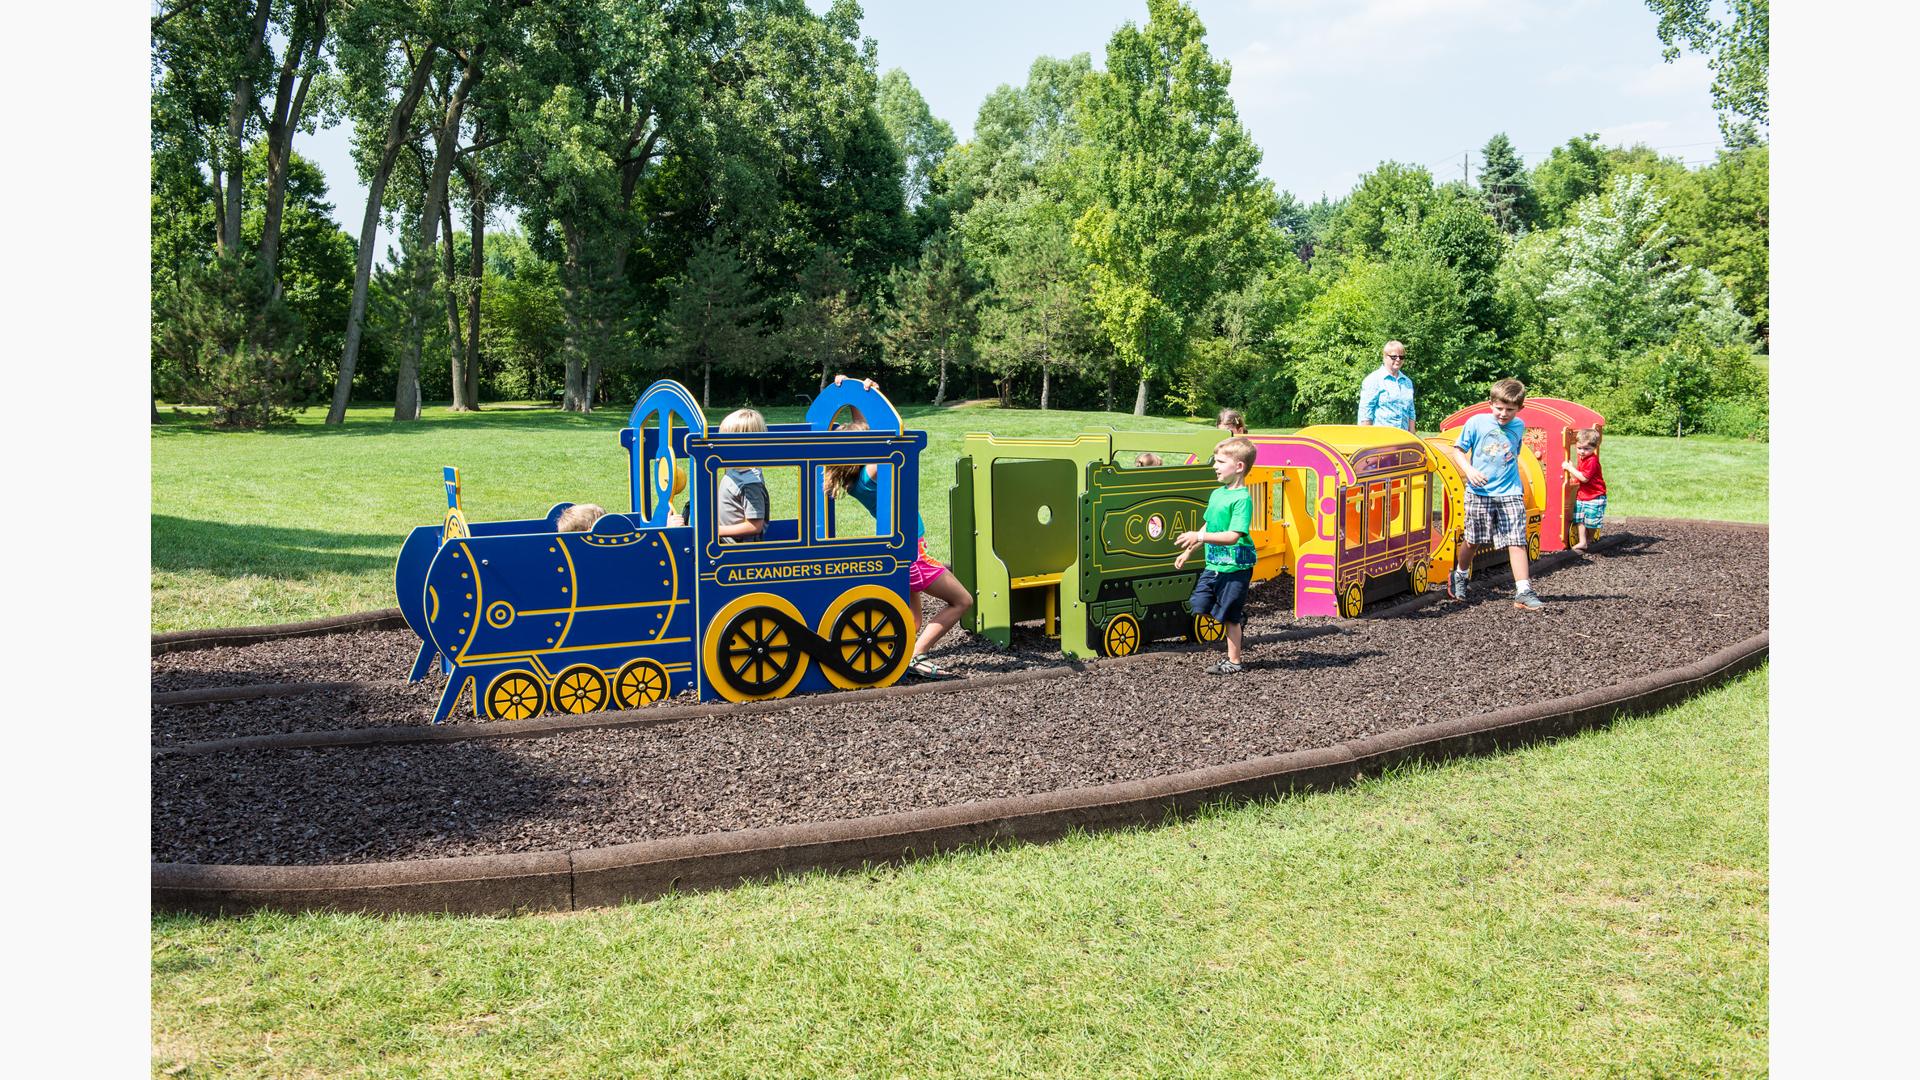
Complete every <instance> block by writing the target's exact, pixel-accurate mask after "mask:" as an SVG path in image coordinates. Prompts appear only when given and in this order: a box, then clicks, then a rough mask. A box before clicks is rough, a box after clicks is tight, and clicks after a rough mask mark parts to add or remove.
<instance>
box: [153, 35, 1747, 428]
mask: <svg viewBox="0 0 1920 1080" xmlns="http://www.w3.org/2000/svg"><path fill="white" fill-rule="evenodd" d="M1650 6H1653V7H1655V9H1656V11H1659V10H1660V7H1659V0H1655V2H1654V3H1650ZM1147 9H1148V18H1147V20H1146V22H1145V23H1143V24H1140V25H1135V24H1133V23H1127V24H1125V25H1123V26H1121V27H1120V28H1119V29H1118V30H1116V31H1115V32H1114V34H1113V35H1112V37H1111V39H1110V41H1109V43H1108V46H1107V50H1106V55H1105V65H1104V67H1103V68H1096V67H1095V66H1094V65H1093V62H1092V59H1091V57H1090V56H1089V55H1087V54H1081V55H1078V56H1074V57H1071V58H1068V59H1055V58H1050V57H1041V58H1039V59H1037V60H1036V61H1035V62H1034V64H1033V66H1032V68H1031V70H1030V72H1029V74H1028V78H1027V81H1026V83H1025V84H1024V85H1021V86H1011V85H1003V86H1001V87H999V88H998V89H996V90H995V91H994V92H993V93H991V94H989V95H988V96H987V98H986V100H985V101H983V102H982V104H981V106H980V109H979V113H978V116H977V118H976V121H975V124H974V133H973V137H972V139H971V140H970V141H968V142H966V143H959V142H957V140H956V139H955V138H954V134H953V131H952V129H951V127H950V126H949V125H948V124H946V123H945V122H943V121H941V120H939V119H938V118H936V117H934V116H933V115H932V113H931V111H930V110H929V109H928V107H927V104H926V102H925V100H924V99H923V98H922V97H921V95H920V94H919V92H918V91H917V90H916V89H915V88H914V87H913V85H912V83H911V81H910V80H909V79H908V77H907V76H906V74H905V73H904V72H901V71H899V70H894V71H890V72H887V73H886V74H885V75H884V76H882V75H879V74H878V73H877V71H876V64H875V59H874V45H873V43H872V42H871V41H870V40H868V39H864V38H862V37H861V36H860V33H859V20H860V17H861V12H860V9H859V7H858V6H857V4H855V3H853V2H852V0H838V2H836V3H835V4H834V5H833V6H832V7H831V8H829V10H828V11H827V12H826V13H825V14H822V15H816V14H814V13H812V12H811V11H810V10H809V9H808V8H807V7H806V5H805V3H804V2H802V0H640V2H633V0H512V2H506V3H502V2H494V3H478V2H474V0H352V2H349V0H235V2H233V3H229V4H227V5H224V6H202V5H192V4H185V3H182V4H181V5H180V6H179V7H177V8H173V9H168V10H163V11H162V12H161V13H160V14H158V15H156V16H154V18H153V22H152V46H153V78H152V181H151V184H152V276H153V292H152V305H153V349H152V383H153V392H154V394H155V396H156V400H173V401H191V402H201V403H206V404H210V405H212V406H214V408H215V411H216V415H217V419H218V420H219V421H220V422H222V423H227V424H240V425H257V424H265V423H271V422H274V421H276V420H278V419H281V418H284V417H285V416H286V415H287V413H288V411H289V410H290V409H291V408H294V407H300V406H305V405H309V404H320V403H325V404H326V405H327V406H328V408H329V413H328V420H329V422H338V421H339V420H340V419H341V418H342V417H343V415H344V411H345V409H346V407H347V405H348V404H349V403H350V402H355V401H358V402H369V401H392V402H393V405H394V413H393V415H394V417H395V419H396V420H410V419H414V418H417V417H418V415H419V410H420V405H421V402H422V400H423V398H424V399H430V400H445V401H448V402H450V403H451V406H452V408H454V409H456V410H464V409H472V408H478V407H480V405H481V403H482V402H483V401H487V400H502V399H527V398H531V399H547V400H555V401H557V402H558V403H559V404H560V406H561V407H562V408H565V409H569V410H576V411H587V410H591V409H593V408H595V407H596V406H597V405H601V404H605V403H609V402H613V403H619V404H621V405H622V406H624V404H625V403H626V402H628V401H630V400H632V398H633V396H634V395H635V394H636V393H637V391H638V390H639V389H640V388H641V387H643V386H644V385H645V384H646V383H647V382H650V381H652V380H653V379H655V378H658V377H662V376H672V377H676V378H680V379H681V380H682V381H685V382H687V383H688V384H689V385H691V386H694V387H696V388H698V389H699V391H700V393H701V395H702V400H703V401H706V402H708V403H710V404H720V405H731V404H735V403H736V402H735V401H734V400H733V399H734V398H751V399H752V400H753V401H754V402H756V403H761V404H790V403H793V402H795V401H798V400H800V399H802V398H804V397H805V396H806V395H807V394H809V393H810V392H812V391H813V390H814V389H816V388H817V387H818V386H819V385H821V383H822V382H824V380H826V379H827V378H829V377H830V376H831V375H832V374H833V373H834V372H835V371H838V370H849V371H862V372H877V373H881V375H882V377H883V378H885V379H886V380H887V381H888V386H889V389H890V390H891V391H893V392H894V394H895V396H896V397H900V398H907V399H911V398H918V397H925V398H928V399H931V400H932V401H933V402H935V403H936V404H942V403H944V402H945V401H947V400H948V399H950V398H953V397H961V396H965V397H980V396H995V397H998V398H1000V399H1001V400H1002V401H1004V402H1007V403H1010V404H1021V405H1037V406H1039V407H1040V408H1054V407H1099V408H1106V409H1113V408H1115V406H1116V404H1119V405H1122V406H1124V405H1126V404H1130V405H1131V408H1132V410H1133V411H1134V412H1135V413H1136V414H1140V413H1145V412H1147V411H1149V410H1153V411H1175V412H1183V413H1206V412H1210V411H1211V410H1213V409H1215V408H1217V407H1219V406H1222V405H1231V406H1234V407H1237V408H1241V409H1242V410H1244V411H1245V412H1246V413H1247V414H1248V415H1249V417H1250V418H1251V419H1252V420H1253V421H1254V422H1255V423H1258V424H1268V425H1289V424H1297V423H1306V422H1317V421H1327V420H1342V419H1349V418H1350V414H1351V411H1352V407H1353V398H1354V394H1355V393H1356V391H1357V388H1358V386H1359V382H1360V380H1361V378H1362V377H1363V376H1364V375H1365V373H1366V371H1368V370H1369V369H1371V367H1373V366H1374V365H1375V364H1377V362H1378V354H1379V348H1380V344H1381V343H1382V342H1384V341H1386V340H1387V339H1389V338H1398V339H1399V340H1401V341H1403V342H1405V343H1406V344H1407V346H1408V351H1409V353H1410V354H1411V356H1412V363H1411V365H1410V367H1409V371H1410V373H1412V374H1414V375H1415V377H1416V378H1415V382H1416V386H1417V388H1418V391H1419V396H1420V401H1419V406H1420V409H1421V413H1422V415H1426V416H1438V415H1443V414H1444V413H1445V412H1446V411H1450V410H1451V409H1452V408H1454V407H1456V406H1458V405H1460V404H1464V403H1466V402H1468V401H1472V400H1476V399H1477V398H1478V396H1480V395H1482V394H1484V388H1485V386H1486V384H1487V383H1488V382H1489V381H1491V380H1492V379H1494V378H1497V377H1502V376H1505V375H1517V376H1519V377H1520V378H1522V379H1525V380H1526V381H1527V382H1528V383H1529V384H1530V385H1534V386H1538V387H1541V388H1542V389H1543V390H1551V391H1552V392H1555V393H1557V394H1559V395H1561V396H1567V397H1574V398H1578V399H1580V400H1584V401H1587V402H1589V403H1591V404H1593V405H1595V407H1597V408H1600V409H1601V410H1602V411H1603V412H1606V413H1608V415H1609V416H1610V417H1611V418H1613V419H1614V422H1615V423H1616V424H1619V425H1621V427H1620V428H1619V430H1628V431H1632V430H1649V431H1666V432H1671V433H1676V434H1677V433H1685V432H1689V431H1699V430H1711V431H1719V432H1723V433H1726V434H1737V435H1761V436H1764V433H1765V429H1766V416H1767V412H1766V376H1765V367H1764V350H1765V341H1766V323H1767V213H1768V201H1767V153H1768V148H1767V146H1766V144H1765V142H1764V141H1763V140H1762V139H1761V138H1760V137H1759V136H1758V135H1757V134H1756V133H1755V132H1756V130H1757V129H1756V127H1755V125H1754V124H1752V123H1750V122H1744V123H1734V124H1732V125H1731V126H1727V127H1726V130H1727V131H1728V132H1729V134H1728V142H1729V148H1728V149H1726V150H1723V151H1722V152H1721V153H1720V154H1719V155H1718V157H1717V159H1716V160H1715V161H1714V162H1712V163H1711V164H1709V165H1706V166H1705V167H1702V168H1688V167H1687V166H1686V165H1684V164H1682V163H1681V162H1679V161H1677V160H1674V159H1669V158H1663V157H1661V156H1659V155H1658V154H1656V153H1654V152H1653V151H1650V150H1648V149H1646V148H1644V147H1634V148H1609V147H1604V146H1601V145H1600V144H1599V140H1598V137H1597V136H1595V135H1590V134H1583V135H1577V136H1575V137H1574V138H1572V139H1569V140H1568V142H1567V143H1566V144H1565V145H1564V146H1561V147H1556V148H1555V149H1554V150H1553V151H1552V153H1551V154H1550V155H1549V156H1548V157H1546V158H1544V159H1542V160H1540V161H1539V163H1538V164H1537V165H1535V166H1533V167H1532V168H1527V167H1525V166H1524V164H1523V163H1522V161H1521V159H1520V156H1519V154H1518V153H1517V152H1516V151H1515V150H1514V148H1513V147H1512V145H1511V144H1510V142H1509V141H1508V140H1507V138H1506V136H1504V135H1494V136H1493V137H1492V138H1490V139H1489V140H1488V142H1487V144H1486V146H1485V147H1484V149H1483V151H1482V161H1481V168H1480V174H1479V177H1478V180H1477V182H1475V183H1467V182H1464V181H1450V182H1446V183H1437V182H1436V181H1435V179H1434V178H1433V177H1432V176H1431V175H1430V174H1429V173H1428V172H1427V170H1425V169H1423V168H1420V167H1418V166H1411V165H1406V164H1402V163H1398V162H1394V161H1385V162H1382V163H1381V164H1380V165H1379V166H1378V167H1377V168H1376V169H1374V170H1373V171H1371V172H1369V173H1368V174H1366V175H1365V176H1364V177H1363V178H1362V180H1361V181H1360V183H1359V184H1358V185H1357V186H1356V187H1355V188H1354V190H1353V191H1351V192H1349V193H1348V194H1346V195H1345V196H1343V197H1342V198H1340V199H1338V200H1331V199H1329V198H1327V197H1325V196H1322V197H1321V198H1320V199H1319V200H1318V201H1316V202H1313V203H1305V202H1302V201H1301V200H1300V199H1298V198H1296V197H1295V196H1294V195H1292V194H1291V193H1289V192H1285V191H1276V190H1275V189H1274V188H1273V186H1272V184H1271V182H1269V181H1267V180H1265V179H1262V178H1261V177H1260V175H1259V173H1260V168H1261V165H1262V155H1261V151H1260V149H1259V148H1258V147H1257V146H1255V145H1254V143H1253V142H1252V140H1251V138H1250V137H1249V136H1248V134H1247V132H1246V130H1245V129H1244V128H1243V127H1242V126H1241V124H1240V122H1239V120H1238V117H1237V115H1236V113H1235V109H1234V105H1233V101H1232V98H1231V96H1230V95H1229V92H1228V87H1229V75H1230V73H1229V70H1228V68H1227V66H1226V65H1225V64H1224V63H1221V62H1219V61H1217V60H1215V59H1214V58H1213V57H1212V55H1211V54H1210V52H1209V50H1208V49H1207V46H1206V43H1205V31H1204V27H1202V26H1201V24H1200V21H1199V19H1198V17H1197V16H1196V15H1195V14H1194V12H1193V11H1192V10H1191V9H1190V8H1188V7H1186V6H1185V5H1184V4H1181V3H1179V2H1178V0H1149V2H1148V4H1147ZM1759 10H1760V13H1761V16H1760V17H1761V19H1762V32H1761V45H1760V56H1761V64H1762V65H1764V55H1765V53H1764V17H1765V5H1764V4H1761V5H1760V6H1759ZM1681 14H1682V15H1684V14H1685V12H1682V13H1681ZM1675 17H1676V18H1677V17H1678V16H1675ZM1664 18H1666V16H1665V15H1664V14H1663V19H1664ZM1661 33H1662V35H1663V39H1665V38H1666V37H1667V36H1668V34H1669V27H1668V24H1667V22H1665V21H1663V23H1662V25H1661ZM1671 33H1672V34H1673V35H1675V38H1674V39H1675V40H1681V41H1690V40H1692V38H1690V37H1688V34H1689V33H1692V31H1691V30H1690V29H1689V28H1688V27H1687V26H1685V25H1680V24H1676V25H1675V27H1674V28H1673V29H1672V30H1671ZM1695 36H1696V37H1701V35H1700V34H1695ZM1751 37H1752V35H1751V34H1748V35H1746V36H1745V37H1741V38H1740V39H1739V43H1740V46H1741V47H1742V48H1745V49H1747V50H1748V51H1749V52H1750V51H1751ZM1709 39H1711V35H1710V34H1707V35H1706V36H1704V37H1701V40H1709ZM1750 83H1751V80H1747V81H1746V82H1742V83H1740V84H1739V85H1741V86H1742V87H1750ZM1764 85H1765V84H1764V67H1763V76H1762V78H1761V80H1760V87H1761V93H1762V94H1763V95H1764ZM1716 93H1718V91H1717V90H1716ZM1760 107H1761V109H1764V97H1762V99H1761V106H1760ZM1761 119H1762V120H1764V113H1762V115H1761ZM342 121H345V122H348V123H350V124H351V129H352V132H353V152H354V159H355V165H356V168H357V170H358V172H359V174H360V179H361V180H362V182H364V183H365V184H366V186H367V188H368V190H369V198H368V205H367V210H366V215H365V218H364V219H363V221H362V225H361V229H360V232H359V235H358V236H357V237H355V236H351V235H348V234H347V233H346V232H345V231H343V230H341V229H340V228H339V227H337V226H335V225H334V224H333V223H332V220H331V216H330V215H331V213H332V207H331V206H330V205H329V204H328V202H327V195H326V192H327V187H326V178H325V177H324V176H322V175H321V174H320V172H319V170H318V169H316V168H315V167H314V166H313V165H312V164H311V163H310V162H309V161H307V160H306V159H305V158H303V157H301V156H300V154H299V153H298V152H297V150H296V141H297V140H296V135H297V134H299V133H302V132H307V133H310V132H312V131H313V130H314V129H315V127H316V126H317V125H321V124H331V123H336V122H342ZM383 218H384V220H386V221H387V222H389V223H391V225H392V227H393V228H394V231H395V233H396V235H397V238H398V239H397V244H396V246H395V249H394V250H393V251H392V252H390V256H391V257H390V259H389V260H388V265H386V266H380V267H376V266H375V260H374V238H375V236H376V230H377V228H378V226H379V225H380V223H381V221H382V220H383ZM503 222H510V223H511V224H510V225H508V226H507V227H505V228H500V229H496V230H495V231H492V232H489V225H490V224H499V223H503ZM716 376H718V379H717V380H716ZM716 384H717V386H718V387H719V390H720V392H721V394H722V395H723V396H726V397H728V400H726V401H720V402H717V403H716V402H715V401H714V397H713V395H714V393H715V387H716ZM156 409H157V407H156Z"/></svg>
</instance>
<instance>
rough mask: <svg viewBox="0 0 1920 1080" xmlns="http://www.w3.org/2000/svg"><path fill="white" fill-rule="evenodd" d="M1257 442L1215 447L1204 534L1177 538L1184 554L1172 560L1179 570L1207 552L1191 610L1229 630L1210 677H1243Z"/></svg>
mask: <svg viewBox="0 0 1920 1080" xmlns="http://www.w3.org/2000/svg"><path fill="white" fill-rule="evenodd" d="M1253 457H1254V449H1253V443H1252V442H1250V441H1249V440H1247V439H1244V438H1240V437H1238V436H1236V437H1234V438H1231V439H1222V440H1220V442H1219V443H1218V444H1217V445H1215V446H1214V448H1213V475H1214V477H1215V478H1216V479H1218V480H1219V481H1220V487H1219V488H1217V489H1215V491H1214V493H1213V495H1212V496H1211V497H1209V498H1208V499H1207V513H1206V517H1205V518H1204V519H1203V524H1205V525H1206V529H1205V530H1192V531H1189V532H1183V533H1181V534H1180V535H1179V536H1177V537H1175V538H1174V543H1176V544H1179V545H1180V547H1181V548H1183V549H1184V550H1182V551H1181V552H1180V554H1179V555H1177V556H1175V557H1174V560H1173V568H1174V569H1175V570H1178V569H1180V568H1181V567H1184V566H1185V565H1186V564H1187V559H1188V557H1189V556H1191V555H1192V554H1193V550H1194V549H1195V548H1197V547H1199V546H1200V545H1202V544H1205V545H1206V548H1207V568H1206V569H1205V570H1202V571H1201V572H1200V580H1198V581H1196V582H1194V583H1193V596H1192V597H1191V598H1190V599H1188V601H1187V607H1188V609H1189V610H1191V611H1192V612H1193V613H1194V614H1195V615H1210V616H1212V617H1213V618H1214V619H1216V620H1218V621H1219V622H1220V623H1221V624H1222V625H1224V626H1225V627H1226V628H1227V658H1226V659H1225V660H1222V661H1220V662H1219V663H1217V664H1215V665H1213V666H1212V667H1210V668H1208V669H1207V674H1209V675H1237V674H1239V673H1240V640H1241V636H1242V632H1243V631H1244V629H1245V622H1244V619H1243V617H1242V614H1241V612H1242V610H1243V609H1244V608H1245V607H1246V600H1247V587H1248V586H1249V585H1251V584H1253V562H1254V554H1255V553H1254V549H1253V538H1252V536H1250V535H1249V534H1250V533H1251V532H1252V531H1253V494H1252V493H1251V492H1249V491H1248V490H1247V472H1248V470H1250V469H1252V468H1253Z"/></svg>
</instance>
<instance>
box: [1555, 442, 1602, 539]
mask: <svg viewBox="0 0 1920 1080" xmlns="http://www.w3.org/2000/svg"><path fill="white" fill-rule="evenodd" d="M1573 455H1574V460H1573V461H1564V462H1561V463H1560V467H1561V468H1563V469H1565V470H1567V471H1568V472H1569V473H1572V474H1573V478H1574V479H1575V480H1578V481H1580V487H1579V490H1577V491H1575V492H1574V493H1573V499H1574V502H1573V520H1574V523H1575V524H1577V525H1579V526H1580V542H1579V543H1577V544H1575V545H1573V550H1575V551H1578V552H1582V553H1584V552H1585V551H1586V550H1587V540H1588V537H1589V535H1590V534H1591V532H1592V530H1594V529H1598V528H1599V527H1600V523H1601V522H1603V521H1605V520H1606V517H1607V480H1606V477H1604V476H1602V475H1601V474H1600V429H1599V428H1597V427H1590V428H1581V429H1580V430H1579V431H1576V432H1574V433H1573Z"/></svg>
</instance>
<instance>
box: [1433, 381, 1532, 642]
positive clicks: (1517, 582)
mask: <svg viewBox="0 0 1920 1080" xmlns="http://www.w3.org/2000/svg"><path fill="white" fill-rule="evenodd" d="M1526 403H1527V388H1526V386H1525V384H1523V383H1521V381H1520V380H1519V379H1501V380H1500V381H1499V382H1497V383H1494V384H1493V386H1492V388H1491V389H1490V390H1489V391H1488V393H1487V411H1486V412H1484V413H1481V414H1480V415H1478V416H1476V417H1474V418H1472V419H1471V420H1468V421H1467V424H1466V426H1465V427H1463V428H1461V429H1460V436H1459V438H1458V439H1456V440H1455V441H1454V443H1453V445H1451V446H1446V447H1443V448H1442V449H1444V450H1446V452H1447V457H1448V458H1450V459H1452V461H1453V465H1454V468H1456V469H1458V470H1460V476H1461V478H1462V479H1464V480H1465V481H1466V482H1467V526H1466V535H1465V539H1464V541H1463V542H1462V543H1461V544H1459V545H1458V552H1457V554H1456V555H1455V557H1454V563H1453V572H1452V573H1451V574H1448V575H1447V595H1448V596H1449V597H1451V598H1453V599H1455V600H1465V599H1466V598H1467V582H1468V581H1469V580H1470V579H1471V574H1470V571H1471V569H1472V567H1473V552H1474V548H1475V546H1480V547H1503V548H1506V549H1507V561H1508V563H1509V564H1510V565H1511V566H1512V567H1513V606H1514V607H1517V608H1520V609H1522V610H1525V611H1539V610H1540V609H1541V608H1543V607H1545V606H1546V605H1545V604H1543V603H1541V601H1540V598H1539V597H1538V596H1535V595H1534V592H1533V582H1532V581H1531V580H1529V578H1528V568H1527V497H1526V493H1525V489H1524V488H1522V487H1521V485H1520V447H1521V446H1523V445H1525V442H1526V438H1527V425H1526V424H1525V423H1524V422H1523V421H1521V419H1520V409H1521V408H1522V407H1523V406H1525V405H1526Z"/></svg>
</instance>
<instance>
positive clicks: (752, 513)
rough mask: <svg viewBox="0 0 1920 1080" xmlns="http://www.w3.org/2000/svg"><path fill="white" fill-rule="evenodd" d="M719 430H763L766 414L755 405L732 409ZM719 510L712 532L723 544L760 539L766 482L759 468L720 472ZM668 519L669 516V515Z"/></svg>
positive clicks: (764, 523) (764, 524)
mask: <svg viewBox="0 0 1920 1080" xmlns="http://www.w3.org/2000/svg"><path fill="white" fill-rule="evenodd" d="M720 430H721V431H724V432H736V431H765V430H767V418H766V417H764V416H761V415H760V413H759V411H758V410H755V409H735V410H733V411H732V412H730V413H728V414H727V418H726V419H725V420H722V421H720ZM719 503H720V512H719V516H718V518H717V519H716V520H717V521H718V525H717V527H716V528H715V529H714V535H716V536H718V537H719V538H720V542H721V543H723V544H743V543H749V542H752V541H754V540H758V539H760V537H761V536H762V535H764V534H765V533H766V531H767V482H766V480H765V479H764V478H763V477H762V476H761V475H760V470H759V469H727V470H725V471H723V472H722V473H721V474H720V490H719ZM669 521H670V523H671V519H669Z"/></svg>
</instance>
